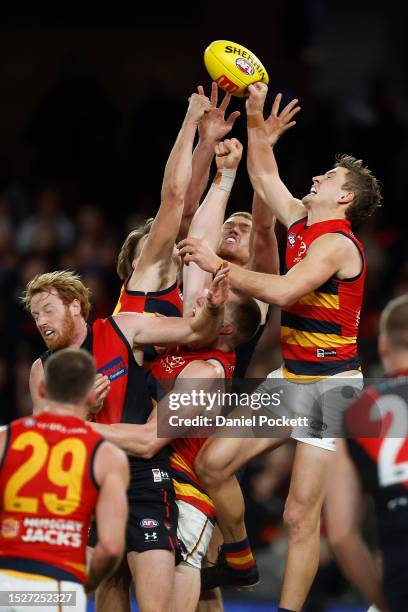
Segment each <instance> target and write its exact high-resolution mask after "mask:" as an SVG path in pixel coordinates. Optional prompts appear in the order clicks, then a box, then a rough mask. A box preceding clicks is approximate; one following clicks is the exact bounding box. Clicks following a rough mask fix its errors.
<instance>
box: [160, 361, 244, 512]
mask: <svg viewBox="0 0 408 612" xmlns="http://www.w3.org/2000/svg"><path fill="white" fill-rule="evenodd" d="M201 360H204V361H209V360H212V361H218V362H219V363H221V365H222V367H223V369H224V373H225V378H226V380H228V381H230V380H231V379H232V377H233V374H234V368H235V353H234V352H225V351H220V350H218V349H199V350H194V351H189V350H184V349H180V350H177V351H167V352H166V353H165V354H162V355H160V356H159V357H157V358H156V359H155V361H154V362H153V364H152V367H151V370H150V376H151V377H152V378H153V379H154V381H155V383H156V386H158V387H159V388H160V389H161V391H170V390H171V388H172V387H173V385H174V382H175V380H176V378H177V376H178V375H179V374H180V373H181V372H182V371H183V370H184V368H185V367H187V365H188V364H189V363H191V362H193V361H201ZM204 442H205V438H180V439H178V440H174V441H173V442H172V443H171V447H172V450H171V452H170V466H171V470H172V476H173V483H174V490H175V492H176V498H177V499H180V500H183V501H185V502H187V503H189V504H191V505H192V506H194V507H196V508H198V509H199V510H201V512H203V513H204V514H205V515H206V516H208V517H209V518H213V517H214V516H215V507H214V503H213V501H212V500H211V499H210V498H209V497H208V495H207V494H206V492H205V491H204V488H203V486H202V484H201V482H200V480H199V478H198V477H197V475H196V473H195V472H194V461H195V458H196V457H197V455H198V453H199V451H200V449H201V447H202V446H203V444H204Z"/></svg>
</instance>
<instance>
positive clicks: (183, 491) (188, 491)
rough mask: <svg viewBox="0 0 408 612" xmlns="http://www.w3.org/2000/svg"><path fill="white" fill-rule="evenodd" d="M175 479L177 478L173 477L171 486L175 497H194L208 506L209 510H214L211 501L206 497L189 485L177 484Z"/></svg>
mask: <svg viewBox="0 0 408 612" xmlns="http://www.w3.org/2000/svg"><path fill="white" fill-rule="evenodd" d="M176 478H177V477H176V476H175V475H173V484H174V491H175V493H176V497H177V496H180V497H181V496H182V495H183V496H185V497H195V498H196V499H199V500H200V501H202V502H203V503H205V504H207V505H208V506H210V508H215V506H214V503H213V501H212V500H211V499H210V498H209V497H208V495H206V494H205V493H202V492H201V491H199V490H198V489H196V487H193V485H189V484H186V483H184V482H178V481H177V480H176Z"/></svg>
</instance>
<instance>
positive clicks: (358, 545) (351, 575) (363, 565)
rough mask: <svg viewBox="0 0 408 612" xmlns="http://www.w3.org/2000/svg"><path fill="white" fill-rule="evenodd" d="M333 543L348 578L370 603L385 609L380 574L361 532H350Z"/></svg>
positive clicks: (337, 557)
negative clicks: (339, 540)
mask: <svg viewBox="0 0 408 612" xmlns="http://www.w3.org/2000/svg"><path fill="white" fill-rule="evenodd" d="M332 545H333V549H334V553H335V555H336V559H337V561H338V563H339V565H340V567H341V569H342V571H343V572H344V574H345V575H346V576H347V578H348V579H349V580H350V581H351V582H352V583H353V584H354V585H355V586H356V587H357V588H358V590H359V591H360V593H361V594H362V595H363V596H364V597H365V598H366V600H367V602H368V603H371V604H375V605H376V606H377V607H378V608H380V609H381V610H383V609H384V610H385V609H386V608H387V606H386V603H385V601H384V595H383V592H382V588H381V579H380V575H379V572H378V569H377V567H376V565H375V561H374V559H373V556H372V554H371V552H370V550H369V549H368V548H367V545H366V544H365V542H364V541H363V539H362V537H361V535H360V533H350V534H349V536H345V537H344V538H343V539H342V541H341V542H337V543H333V544H332Z"/></svg>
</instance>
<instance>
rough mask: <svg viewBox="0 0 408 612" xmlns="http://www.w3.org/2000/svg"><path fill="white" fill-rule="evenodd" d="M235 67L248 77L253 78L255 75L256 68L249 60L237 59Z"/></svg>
mask: <svg viewBox="0 0 408 612" xmlns="http://www.w3.org/2000/svg"><path fill="white" fill-rule="evenodd" d="M235 65H236V67H237V68H238V70H240V71H241V72H243V73H244V74H246V75H247V76H252V75H253V74H255V68H254V67H253V65H252V64H251V63H250V62H248V61H247V60H244V59H243V58H242V57H237V59H236V60H235Z"/></svg>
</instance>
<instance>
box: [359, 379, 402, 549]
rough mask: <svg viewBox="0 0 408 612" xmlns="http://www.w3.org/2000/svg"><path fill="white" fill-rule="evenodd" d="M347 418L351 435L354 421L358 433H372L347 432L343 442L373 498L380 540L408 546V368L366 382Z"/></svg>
mask: <svg viewBox="0 0 408 612" xmlns="http://www.w3.org/2000/svg"><path fill="white" fill-rule="evenodd" d="M381 416H383V418H382V419H379V417H381ZM347 422H348V427H347V429H348V432H349V434H350V436H351V435H353V434H352V432H353V426H354V432H356V429H355V424H356V422H357V423H358V425H360V426H361V427H362V429H361V431H360V433H361V434H362V435H367V434H368V435H375V436H376V437H370V438H368V437H367V438H366V437H350V438H349V439H348V440H347V444H348V449H349V453H350V456H351V458H352V460H353V461H354V463H355V465H356V467H357V470H358V472H359V474H360V477H361V479H362V482H363V484H364V487H365V489H366V490H367V491H369V492H370V493H371V494H372V496H373V498H374V502H375V506H376V516H377V523H378V531H379V538H380V543H381V546H382V547H384V548H385V547H387V546H395V545H397V546H400V547H402V546H405V550H407V549H408V431H407V429H408V426H407V423H408V371H407V372H401V373H399V374H397V375H396V376H395V377H393V378H389V379H387V380H385V381H382V382H379V383H376V384H374V385H372V386H371V387H369V388H368V389H367V390H366V391H365V392H364V393H363V394H362V395H361V396H360V397H359V398H358V399H357V400H356V401H355V402H353V404H352V405H351V406H350V407H349V409H348V411H347ZM380 436H381V437H380ZM392 436H396V437H392ZM397 436H398V437H397Z"/></svg>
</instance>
